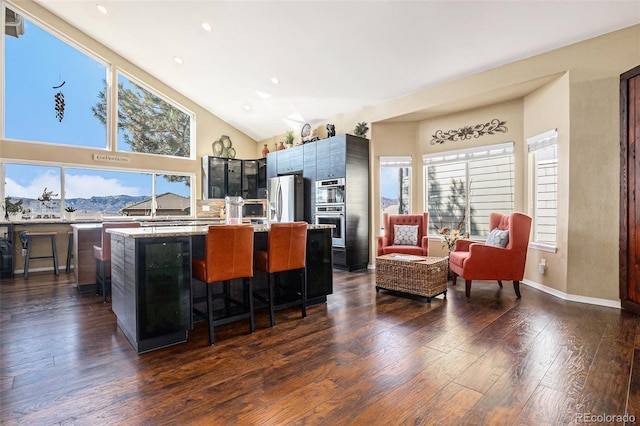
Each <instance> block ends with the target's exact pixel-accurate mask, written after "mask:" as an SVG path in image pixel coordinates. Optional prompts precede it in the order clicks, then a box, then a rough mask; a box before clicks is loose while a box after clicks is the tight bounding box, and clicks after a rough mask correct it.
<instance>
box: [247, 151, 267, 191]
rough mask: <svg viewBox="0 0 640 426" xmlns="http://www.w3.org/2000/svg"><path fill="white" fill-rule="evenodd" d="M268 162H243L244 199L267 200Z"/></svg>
mask: <svg viewBox="0 0 640 426" xmlns="http://www.w3.org/2000/svg"><path fill="white" fill-rule="evenodd" d="M266 188H267V160H266V159H265V158H261V159H258V160H242V197H243V198H244V199H250V200H255V199H262V198H266Z"/></svg>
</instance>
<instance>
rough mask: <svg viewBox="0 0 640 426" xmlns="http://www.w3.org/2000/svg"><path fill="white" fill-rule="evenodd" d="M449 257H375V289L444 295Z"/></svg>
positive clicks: (445, 292) (429, 298)
mask: <svg viewBox="0 0 640 426" xmlns="http://www.w3.org/2000/svg"><path fill="white" fill-rule="evenodd" d="M448 272H449V259H448V258H446V257H423V256H411V255H400V254H385V255H383V256H380V257H377V258H376V292H378V291H380V289H381V288H382V289H386V290H394V291H399V292H402V293H409V294H416V295H418V296H424V297H426V298H427V302H429V303H431V298H432V297H434V296H437V295H438V294H444V297H445V298H446V297H447V274H448Z"/></svg>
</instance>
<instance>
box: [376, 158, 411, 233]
mask: <svg viewBox="0 0 640 426" xmlns="http://www.w3.org/2000/svg"><path fill="white" fill-rule="evenodd" d="M412 166H413V158H412V157H411V156H406V155H392V156H388V155H382V156H380V170H379V176H380V177H382V168H383V167H386V168H397V169H400V168H406V169H409V171H408V173H407V177H408V178H409V179H408V181H409V188H408V194H407V197H408V199H407V212H406V213H400V212H398V214H411V195H412V191H413V182H412V181H413V179H412V174H413V169H412ZM379 188H380V199H379V206H380V229H381V230H383V229H384V221H383V220H382V218H383V214H384V211H383V210H382V179H380V186H379ZM401 195H402V194H400V193H399V194H398V203H401V200H402V197H401Z"/></svg>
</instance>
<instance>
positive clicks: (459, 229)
mask: <svg viewBox="0 0 640 426" xmlns="http://www.w3.org/2000/svg"><path fill="white" fill-rule="evenodd" d="M465 225H466V222H465V216H463V217H462V219H461V220H460V221H459V222H458V224H457V225H456V226H452V227H448V226H444V227H442V228H440V229H438V235H440V236H442V248H445V247H446V248H447V251H448V252H449V253H451V251H452V250H453V249H454V247H455V246H456V241H458V240H459V239H461V238H469V236H470V235H469V232H464V228H465Z"/></svg>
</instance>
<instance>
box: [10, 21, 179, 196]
mask: <svg viewBox="0 0 640 426" xmlns="http://www.w3.org/2000/svg"><path fill="white" fill-rule="evenodd" d="M106 78H107V68H106V67H105V65H103V64H101V63H100V62H98V61H96V60H94V59H92V58H91V57H89V56H87V55H85V54H84V53H81V52H80V51H78V50H77V49H75V48H73V47H71V46H70V45H68V44H66V43H65V42H63V41H61V40H59V39H58V38H57V37H54V36H52V35H51V34H49V33H48V32H46V31H45V30H43V29H41V28H40V27H38V26H37V25H35V24H33V23H31V22H29V21H27V20H25V32H24V35H22V36H20V37H19V38H17V39H16V38H15V37H10V36H5V82H6V83H5V88H6V90H5V135H4V136H5V138H6V139H19V140H27V141H38V142H48V143H54V144H55V143H58V144H65V145H75V146H80V145H82V146H87V147H93V148H104V147H105V146H106V141H107V137H106V129H105V127H104V125H103V124H102V123H101V122H100V121H99V120H98V119H97V118H95V117H94V116H93V114H92V112H91V107H92V106H93V105H95V104H96V103H97V102H98V101H99V99H98V93H99V92H100V91H102V90H104V81H105V79H106ZM63 81H64V82H65V84H64V86H62V87H61V88H59V89H54V88H53V87H54V86H58V85H60V84H62V82H63ZM58 91H61V92H62V93H63V95H64V101H65V111H64V117H63V119H62V121H61V122H60V121H58V119H57V117H56V111H55V109H54V107H55V95H56V93H57V92H58ZM5 181H6V195H10V196H18V197H30V198H32V197H34V195H35V196H37V195H40V194H41V193H42V190H43V189H44V188H45V187H47V188H48V189H52V190H54V192H55V193H58V194H59V193H60V169H59V168H57V167H40V166H38V167H34V166H18V165H12V164H8V165H7V167H6V179H5ZM65 183H66V187H67V189H66V191H67V193H66V197H67V198H77V197H79V198H89V197H91V196H102V195H123V194H126V195H150V194H151V177H150V175H149V174H143V173H124V172H122V173H120V172H105V171H95V170H88V169H84V170H79V169H67V170H66V174H65ZM157 185H158V187H157V190H156V192H157V193H158V194H161V193H163V192H174V193H178V194H181V195H185V196H187V195H189V188H188V187H187V186H186V185H184V184H170V183H168V182H167V181H166V180H165V179H157ZM34 192H35V193H34Z"/></svg>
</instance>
